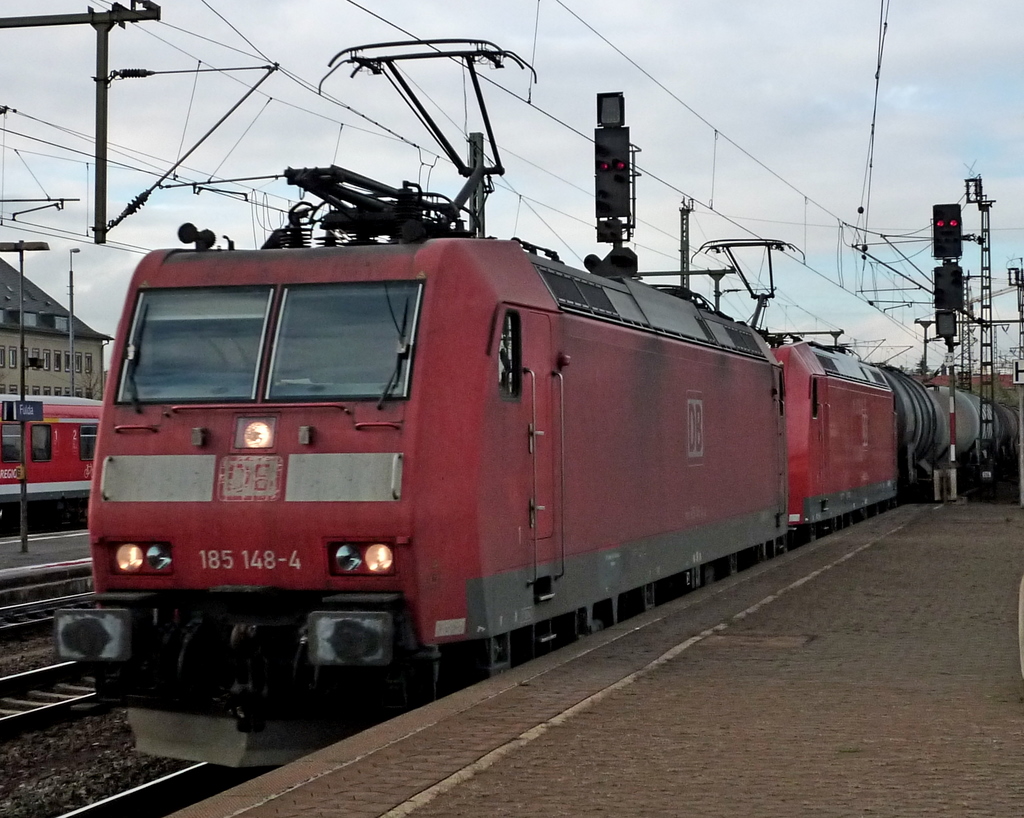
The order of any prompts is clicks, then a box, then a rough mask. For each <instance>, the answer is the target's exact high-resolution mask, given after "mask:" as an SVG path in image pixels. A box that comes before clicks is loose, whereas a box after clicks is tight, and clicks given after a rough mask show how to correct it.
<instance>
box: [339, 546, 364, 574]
mask: <svg viewBox="0 0 1024 818" xmlns="http://www.w3.org/2000/svg"><path fill="white" fill-rule="evenodd" d="M334 561H335V562H336V563H337V564H338V568H340V569H341V570H342V571H355V570H356V569H357V568H359V566H360V565H362V564H363V558H362V556H361V555H360V553H359V549H358V548H356V547H355V546H354V545H350V544H349V543H345V544H344V545H339V546H338V550H337V551H335V552H334Z"/></svg>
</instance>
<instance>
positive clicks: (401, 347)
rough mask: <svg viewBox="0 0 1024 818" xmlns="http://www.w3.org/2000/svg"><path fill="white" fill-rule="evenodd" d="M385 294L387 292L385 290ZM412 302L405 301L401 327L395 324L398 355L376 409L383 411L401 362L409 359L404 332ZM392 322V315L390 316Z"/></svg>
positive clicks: (410, 299)
mask: <svg viewBox="0 0 1024 818" xmlns="http://www.w3.org/2000/svg"><path fill="white" fill-rule="evenodd" d="M385 292H387V290H386V289H385ZM410 301H412V298H411V297H406V299H405V310H404V311H403V312H402V326H401V327H399V326H398V324H397V323H396V324H395V327H396V329H398V353H397V354H396V355H395V368H394V369H393V370H392V371H391V377H390V378H388V382H387V383H386V384H385V385H384V391H383V392H381V395H380V400H379V401H377V408H378V409H383V408H384V402H385V401H386V400H387V399H388V398H389V397H390V396H391V392H392V391H393V390H394V388H395V387H396V386H398V378H399V376H400V375H401V374H402V361H403V360H405V359H406V358H408V357H409V342H408V340H406V337H405V332H406V327H407V325H408V323H409V302H410ZM390 306H391V299H390V297H389V298H388V307H389V308H390ZM391 318H392V320H394V314H393V313H392V316H391Z"/></svg>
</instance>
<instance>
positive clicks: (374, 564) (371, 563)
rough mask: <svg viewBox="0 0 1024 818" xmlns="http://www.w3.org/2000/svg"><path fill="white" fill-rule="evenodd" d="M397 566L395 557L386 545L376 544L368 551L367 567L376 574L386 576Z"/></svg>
mask: <svg viewBox="0 0 1024 818" xmlns="http://www.w3.org/2000/svg"><path fill="white" fill-rule="evenodd" d="M394 564H395V555H394V554H393V553H392V552H391V549H390V548H389V547H388V546H386V545H384V543H374V544H373V545H371V546H369V547H368V548H367V549H366V567H367V568H368V569H369V570H370V571H372V572H373V573H375V574H386V573H387V572H388V571H390V570H391V566H392V565H394Z"/></svg>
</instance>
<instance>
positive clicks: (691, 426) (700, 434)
mask: <svg viewBox="0 0 1024 818" xmlns="http://www.w3.org/2000/svg"><path fill="white" fill-rule="evenodd" d="M686 429H687V435H686V454H687V456H688V457H703V456H704V401H703V400H701V399H700V398H687V400H686Z"/></svg>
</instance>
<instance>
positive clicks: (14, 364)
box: [7, 347, 18, 369]
mask: <svg viewBox="0 0 1024 818" xmlns="http://www.w3.org/2000/svg"><path fill="white" fill-rule="evenodd" d="M7 351H8V353H10V354H9V355H8V357H7V359H8V361H10V364H11V369H17V368H18V348H17V347H8V349H7Z"/></svg>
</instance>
